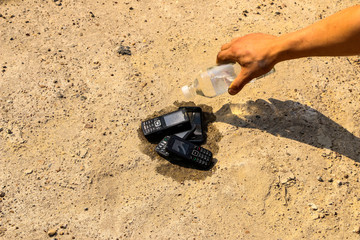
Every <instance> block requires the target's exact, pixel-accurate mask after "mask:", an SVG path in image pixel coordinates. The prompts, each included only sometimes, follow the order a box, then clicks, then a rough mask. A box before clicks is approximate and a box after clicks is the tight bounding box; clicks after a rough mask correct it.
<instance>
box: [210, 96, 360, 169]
mask: <svg viewBox="0 0 360 240" xmlns="http://www.w3.org/2000/svg"><path fill="white" fill-rule="evenodd" d="M215 116H216V121H218V122H225V123H228V124H231V125H234V126H236V127H241V128H254V129H260V130H263V131H266V132H268V133H271V134H272V135H275V136H281V137H285V138H289V139H292V140H296V141H299V142H302V143H306V144H309V145H311V146H314V147H317V148H321V149H330V150H332V151H334V152H337V153H339V154H341V155H344V156H347V157H349V158H351V159H353V160H354V161H356V162H360V139H359V138H358V137H356V136H354V135H353V134H352V133H350V132H349V131H348V130H346V129H345V128H344V127H342V126H340V125H339V124H337V123H336V122H334V121H333V120H331V119H330V118H328V117H326V116H324V115H323V114H322V113H320V112H318V111H317V110H315V109H313V108H311V107H309V106H306V105H304V104H301V103H299V102H294V101H291V100H288V101H280V100H277V99H272V98H271V99H269V101H265V100H263V99H258V100H256V101H248V102H246V103H245V104H225V105H224V106H222V107H221V108H220V109H219V110H218V111H217V112H216V113H215Z"/></svg>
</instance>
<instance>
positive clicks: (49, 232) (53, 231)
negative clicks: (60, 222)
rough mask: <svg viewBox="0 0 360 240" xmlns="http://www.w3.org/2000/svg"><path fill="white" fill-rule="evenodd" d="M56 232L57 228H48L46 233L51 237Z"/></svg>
mask: <svg viewBox="0 0 360 240" xmlns="http://www.w3.org/2000/svg"><path fill="white" fill-rule="evenodd" d="M56 232H57V229H56V228H52V229H50V230H49V231H48V232H47V234H48V235H49V237H52V236H55V235H56Z"/></svg>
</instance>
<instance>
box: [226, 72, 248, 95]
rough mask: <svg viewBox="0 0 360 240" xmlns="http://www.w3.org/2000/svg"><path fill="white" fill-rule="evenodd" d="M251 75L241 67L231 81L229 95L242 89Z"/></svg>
mask: <svg viewBox="0 0 360 240" xmlns="http://www.w3.org/2000/svg"><path fill="white" fill-rule="evenodd" d="M251 79H252V78H251V77H250V76H249V74H248V73H246V72H245V70H244V69H241V72H240V73H239V75H238V76H237V77H236V78H235V80H234V81H233V82H232V83H231V85H230V87H229V89H228V92H229V94H230V95H235V94H237V93H238V92H240V91H241V89H243V87H244V86H245V85H246V84H247V83H248V82H250V81H251Z"/></svg>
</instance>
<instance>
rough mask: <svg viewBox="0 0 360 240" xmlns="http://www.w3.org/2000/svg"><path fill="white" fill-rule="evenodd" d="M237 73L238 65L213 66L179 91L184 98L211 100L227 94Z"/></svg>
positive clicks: (238, 70)
mask: <svg viewBox="0 0 360 240" xmlns="http://www.w3.org/2000/svg"><path fill="white" fill-rule="evenodd" d="M239 72H240V65H239V64H232V63H230V64H224V65H219V66H214V67H211V68H209V69H207V70H206V71H204V72H201V73H200V75H199V77H198V78H196V79H195V81H194V82H193V83H191V84H190V85H187V86H183V87H182V88H181V90H182V92H183V94H184V95H185V97H186V98H191V97H194V96H196V95H200V96H204V97H208V98H213V97H216V96H218V95H220V94H223V93H225V92H227V91H228V88H229V86H230V84H231V83H232V82H233V81H234V80H235V78H236V77H237V74H238V73H239ZM272 72H274V69H272V70H271V71H270V72H269V73H267V74H270V73H272ZM267 74H265V75H263V76H261V77H264V76H266V75H267ZM261 77H259V78H261Z"/></svg>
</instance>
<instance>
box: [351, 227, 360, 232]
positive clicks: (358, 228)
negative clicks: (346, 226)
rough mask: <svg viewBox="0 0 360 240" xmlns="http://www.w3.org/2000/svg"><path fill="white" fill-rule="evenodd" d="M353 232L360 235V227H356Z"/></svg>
mask: <svg viewBox="0 0 360 240" xmlns="http://www.w3.org/2000/svg"><path fill="white" fill-rule="evenodd" d="M353 232H354V233H357V234H359V233H360V226H357V227H355V228H354V230H353Z"/></svg>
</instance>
